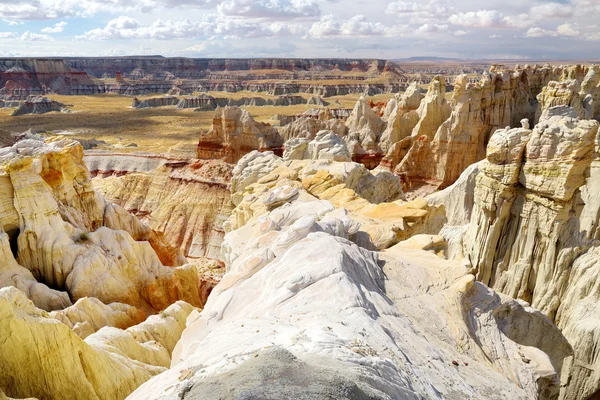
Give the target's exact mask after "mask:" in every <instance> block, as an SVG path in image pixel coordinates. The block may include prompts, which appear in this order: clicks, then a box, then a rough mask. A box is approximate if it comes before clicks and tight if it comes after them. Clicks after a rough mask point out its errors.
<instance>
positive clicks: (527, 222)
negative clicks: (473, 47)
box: [438, 106, 600, 399]
mask: <svg viewBox="0 0 600 400" xmlns="http://www.w3.org/2000/svg"><path fill="white" fill-rule="evenodd" d="M598 126H599V124H598V122H597V121H592V120H581V119H579V118H578V115H577V112H576V110H575V109H573V108H570V107H566V106H558V107H553V108H550V109H548V110H546V112H545V113H544V115H543V116H542V119H541V120H540V122H539V123H538V124H537V125H536V126H535V128H533V130H530V129H527V128H526V127H524V128H517V129H503V130H498V131H496V132H495V133H494V135H493V136H492V138H491V140H490V143H489V144H488V147H487V157H486V161H484V162H482V163H481V164H480V165H479V167H478V168H477V169H476V170H475V169H474V170H472V171H471V172H470V174H471V175H474V176H476V178H475V182H476V183H475V185H474V188H473V186H470V187H471V189H469V186H467V187H466V191H467V192H468V191H469V190H473V192H472V195H473V198H474V202H473V204H474V205H473V209H472V213H471V216H470V223H469V224H468V225H467V226H466V227H465V228H460V229H456V228H451V229H448V228H446V229H445V233H443V234H444V235H445V236H447V237H449V238H451V240H453V241H454V242H460V243H462V250H461V251H458V253H457V255H458V256H460V255H461V254H464V255H465V256H466V260H465V262H466V263H467V265H469V266H471V267H472V271H473V273H474V274H475V275H476V277H477V279H478V280H480V281H481V282H483V283H485V284H488V285H490V287H492V288H494V289H496V290H498V291H500V292H502V293H505V294H507V295H509V296H511V297H513V298H519V299H523V300H524V301H527V302H528V303H530V304H531V305H532V306H533V307H536V308H538V309H539V310H540V311H542V312H543V313H544V314H546V315H547V316H548V317H549V318H550V319H552V320H553V321H554V322H555V323H556V324H557V326H558V327H559V328H560V329H561V330H562V332H563V334H564V335H565V337H566V338H567V339H568V340H569V342H570V343H571V345H572V346H573V348H574V359H573V360H572V361H567V362H566V363H565V364H564V365H563V377H562V382H563V384H562V388H561V394H560V398H562V399H579V398H590V397H589V396H592V395H594V393H596V392H597V391H598V390H599V389H600V376H599V375H598V374H596V373H595V370H596V369H597V363H598V361H597V360H598V351H597V339H596V336H597V335H596V334H595V332H597V331H598V329H599V327H600V315H599V314H598V311H597V307H596V306H595V304H596V303H597V301H598V294H597V292H596V291H595V290H593V289H592V288H594V287H596V286H597V276H598V274H597V272H598V271H597V266H598V258H597V257H598V251H597V247H598V238H599V237H598V229H597V227H598V225H599V220H598V218H599V216H600V203H599V202H598V201H597V199H596V196H594V195H593V193H594V190H595V189H594V188H595V187H596V185H597V184H598V177H597V172H598V168H597V165H596V164H597V162H598V146H597V143H598V137H599V136H598ZM478 171H479V172H478ZM470 180H472V179H470ZM467 196H471V195H467ZM438 197H439V196H438ZM451 199H453V200H457V201H460V200H461V199H460V197H453V196H451V197H448V200H449V201H451ZM446 204H448V203H447V202H446ZM452 215H457V213H456V212H455V211H451V212H450V214H449V216H448V219H449V220H450V219H455V218H453V217H451V216H452ZM460 219H461V218H458V220H460ZM453 223H457V222H456V221H454V222H453ZM458 223H460V222H458ZM463 233H464V237H463V236H462V235H463Z"/></svg>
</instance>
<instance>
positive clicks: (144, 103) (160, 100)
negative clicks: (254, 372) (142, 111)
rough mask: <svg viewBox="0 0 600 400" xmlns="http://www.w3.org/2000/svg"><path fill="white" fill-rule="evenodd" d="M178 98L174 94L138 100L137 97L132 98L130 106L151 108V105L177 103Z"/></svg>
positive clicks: (173, 104)
mask: <svg viewBox="0 0 600 400" xmlns="http://www.w3.org/2000/svg"><path fill="white" fill-rule="evenodd" d="M179 101H180V100H179V99H178V98H177V97H175V96H164V97H152V98H150V99H146V100H138V98H137V97H134V98H133V103H132V104H131V108H151V107H167V106H176V105H177V104H179Z"/></svg>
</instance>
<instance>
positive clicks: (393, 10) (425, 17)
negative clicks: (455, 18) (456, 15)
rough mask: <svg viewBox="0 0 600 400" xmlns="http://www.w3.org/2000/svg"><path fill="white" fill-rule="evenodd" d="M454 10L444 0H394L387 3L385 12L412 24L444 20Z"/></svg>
mask: <svg viewBox="0 0 600 400" xmlns="http://www.w3.org/2000/svg"><path fill="white" fill-rule="evenodd" d="M453 11H454V7H453V6H452V5H451V4H450V3H449V2H448V1H446V0H429V1H420V2H417V1H394V2H391V3H390V4H388V6H387V8H386V10H385V12H386V14H389V15H394V16H396V17H399V18H401V19H407V20H408V21H409V22H410V23H413V24H425V23H435V22H439V21H440V20H445V19H447V18H448V15H449V14H451V13H452V12H453Z"/></svg>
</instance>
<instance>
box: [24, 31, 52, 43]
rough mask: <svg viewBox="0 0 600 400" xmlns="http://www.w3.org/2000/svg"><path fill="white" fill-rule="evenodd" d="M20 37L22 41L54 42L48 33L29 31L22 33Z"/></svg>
mask: <svg viewBox="0 0 600 400" xmlns="http://www.w3.org/2000/svg"><path fill="white" fill-rule="evenodd" d="M20 39H21V41H23V42H54V39H53V38H52V37H50V36H48V35H42V34H39V33H32V32H29V31H27V32H25V33H24V34H22V35H21V38H20Z"/></svg>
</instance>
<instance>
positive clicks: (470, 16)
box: [448, 10, 531, 29]
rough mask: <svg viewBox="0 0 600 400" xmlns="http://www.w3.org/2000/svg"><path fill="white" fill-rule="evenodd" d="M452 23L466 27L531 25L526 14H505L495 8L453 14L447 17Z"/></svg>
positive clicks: (517, 26)
mask: <svg viewBox="0 0 600 400" xmlns="http://www.w3.org/2000/svg"><path fill="white" fill-rule="evenodd" d="M448 21H449V22H450V23H451V24H452V25H458V26H463V27H467V28H488V29H505V28H524V27H527V26H528V25H531V22H530V20H529V17H528V15H527V14H519V15H516V16H505V15H504V14H503V13H501V12H499V11H497V10H479V11H469V12H461V13H457V14H453V15H451V16H450V18H448Z"/></svg>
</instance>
